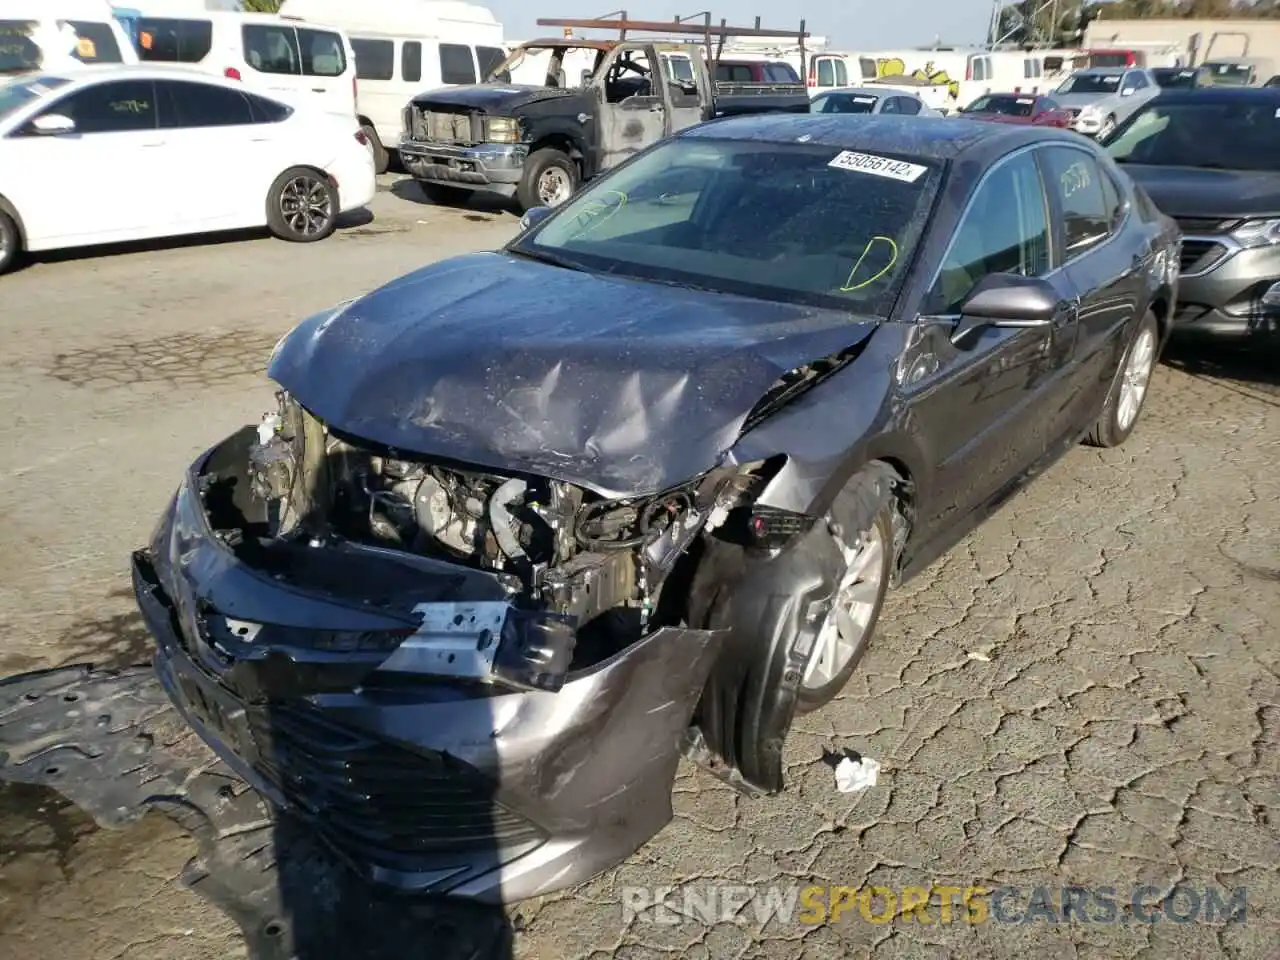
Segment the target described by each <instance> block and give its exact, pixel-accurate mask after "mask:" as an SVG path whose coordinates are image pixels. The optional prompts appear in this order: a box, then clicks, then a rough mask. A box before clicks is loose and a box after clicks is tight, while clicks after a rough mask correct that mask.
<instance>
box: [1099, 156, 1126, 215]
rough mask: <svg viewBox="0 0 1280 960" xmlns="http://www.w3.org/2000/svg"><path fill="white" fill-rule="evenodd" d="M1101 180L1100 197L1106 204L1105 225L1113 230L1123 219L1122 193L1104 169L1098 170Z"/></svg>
mask: <svg viewBox="0 0 1280 960" xmlns="http://www.w3.org/2000/svg"><path fill="white" fill-rule="evenodd" d="M1100 172H1101V174H1102V175H1101V177H1100V179H1101V180H1102V199H1103V202H1104V203H1105V204H1106V210H1107V225H1108V226H1109V227H1110V228H1111V229H1112V230H1115V229H1117V228H1118V227H1119V226H1120V221H1122V220H1123V219H1124V194H1122V193H1121V192H1120V188H1119V187H1118V186H1117V185H1116V182H1115V180H1113V179H1112V178H1111V176H1110V174H1108V173H1107V172H1106V171H1105V170H1102V171H1100Z"/></svg>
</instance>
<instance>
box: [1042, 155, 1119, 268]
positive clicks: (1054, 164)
mask: <svg viewBox="0 0 1280 960" xmlns="http://www.w3.org/2000/svg"><path fill="white" fill-rule="evenodd" d="M1045 162H1046V166H1047V168H1048V169H1047V174H1046V175H1047V177H1048V181H1049V188H1050V189H1051V190H1053V191H1054V192H1055V193H1056V194H1057V197H1058V202H1059V203H1060V204H1061V205H1062V223H1063V230H1064V232H1065V240H1066V245H1065V248H1064V251H1063V252H1064V253H1065V254H1066V259H1068V260H1070V259H1072V258H1073V257H1076V256H1079V255H1080V254H1082V253H1084V252H1085V251H1087V250H1091V249H1093V248H1094V247H1096V246H1097V245H1098V244H1100V243H1102V241H1103V240H1105V239H1107V237H1108V236H1110V234H1111V229H1112V217H1111V215H1112V211H1111V209H1110V208H1109V207H1108V205H1107V198H1106V194H1105V193H1103V187H1102V183H1103V176H1104V174H1103V172H1102V170H1101V169H1099V167H1098V164H1097V163H1096V162H1095V161H1094V159H1093V157H1091V156H1089V154H1087V153H1085V152H1084V151H1083V150H1076V149H1073V148H1072V147H1049V148H1046V150H1045Z"/></svg>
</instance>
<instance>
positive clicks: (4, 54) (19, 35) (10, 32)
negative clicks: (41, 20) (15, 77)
mask: <svg viewBox="0 0 1280 960" xmlns="http://www.w3.org/2000/svg"><path fill="white" fill-rule="evenodd" d="M39 29H40V28H39V24H37V23H36V22H35V21H34V20H0V75H4V74H10V73H22V72H24V71H26V70H39V69H40V63H41V62H42V61H43V60H44V54H43V52H42V51H41V50H40V45H39V44H38V43H36V42H35V40H33V39H32V35H33V34H37V33H38V32H39Z"/></svg>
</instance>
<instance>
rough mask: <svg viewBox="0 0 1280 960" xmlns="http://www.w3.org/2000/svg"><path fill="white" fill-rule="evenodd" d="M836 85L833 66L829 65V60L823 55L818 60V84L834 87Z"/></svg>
mask: <svg viewBox="0 0 1280 960" xmlns="http://www.w3.org/2000/svg"><path fill="white" fill-rule="evenodd" d="M835 85H836V71H835V67H833V66H832V65H831V60H830V59H828V58H827V57H823V58H822V59H821V60H819V61H818V86H820V87H834V86H835Z"/></svg>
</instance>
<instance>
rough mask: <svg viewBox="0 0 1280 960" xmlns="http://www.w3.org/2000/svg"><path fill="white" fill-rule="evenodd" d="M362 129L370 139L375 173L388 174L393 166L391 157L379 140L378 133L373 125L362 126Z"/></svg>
mask: <svg viewBox="0 0 1280 960" xmlns="http://www.w3.org/2000/svg"><path fill="white" fill-rule="evenodd" d="M360 129H361V130H363V131H364V135H365V136H366V137H368V138H369V149H370V150H372V151H373V172H374V173H386V172H387V167H389V166H390V165H391V155H390V154H389V153H387V148H386V147H384V146H383V145H382V141H381V140H379V139H378V131H377V130H375V129H374V128H373V124H371V123H366V124H362V125H361V127H360Z"/></svg>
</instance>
